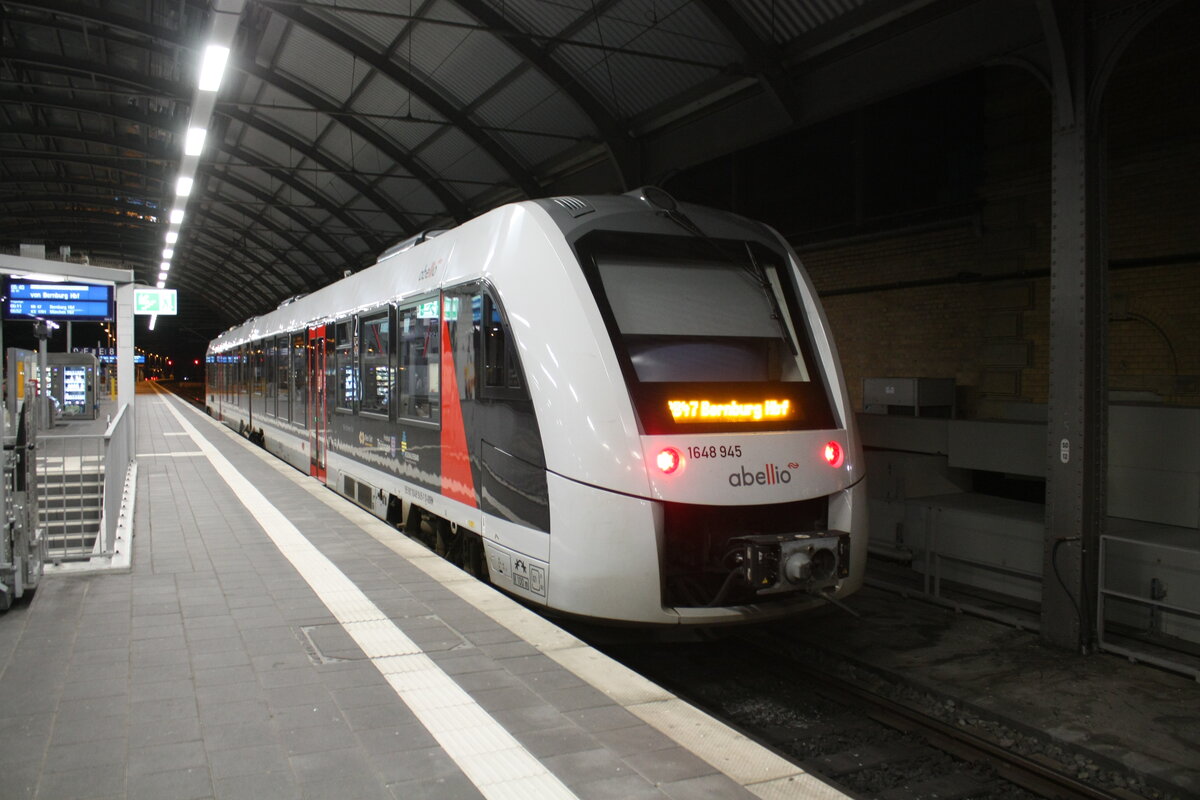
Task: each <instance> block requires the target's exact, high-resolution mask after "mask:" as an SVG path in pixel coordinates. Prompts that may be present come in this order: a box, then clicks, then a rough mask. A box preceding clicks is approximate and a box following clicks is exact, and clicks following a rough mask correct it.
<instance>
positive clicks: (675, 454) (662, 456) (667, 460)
mask: <svg viewBox="0 0 1200 800" xmlns="http://www.w3.org/2000/svg"><path fill="white" fill-rule="evenodd" d="M655 463H656V464H657V465H658V468H659V469H661V470H662V471H663V474H664V475H670V474H671V473H672V472H674V471H675V470H677V469H679V465H680V464H682V463H683V455H682V454H681V453H680V452H679V451H678V450H676V449H675V448H674V447H664V448H663V449H662V450H659V451H658V458H656V459H655Z"/></svg>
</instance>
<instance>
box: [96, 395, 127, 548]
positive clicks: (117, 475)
mask: <svg viewBox="0 0 1200 800" xmlns="http://www.w3.org/2000/svg"><path fill="white" fill-rule="evenodd" d="M132 419H133V414H131V413H129V406H128V405H123V406H121V408H120V410H119V411H117V416H116V417H115V418H114V419H113V421H112V424H110V425H109V426H108V430H106V431H105V432H104V507H103V508H104V512H103V515H102V517H101V518H102V519H103V520H104V554H105V555H112V553H113V547H114V542H115V540H116V536H117V524H118V522H119V520H120V514H118V513H117V509H119V508H120V507H121V495H122V493H123V492H124V491H125V476H126V473H128V472H129V465H130V464H132V463H133V422H132Z"/></svg>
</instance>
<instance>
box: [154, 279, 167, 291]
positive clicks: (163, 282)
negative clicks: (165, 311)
mask: <svg viewBox="0 0 1200 800" xmlns="http://www.w3.org/2000/svg"><path fill="white" fill-rule="evenodd" d="M154 285H155V286H157V287H158V288H160V289H163V288H166V285H167V281H166V279H163V280H160V281H159V282H158V283H156V284H154Z"/></svg>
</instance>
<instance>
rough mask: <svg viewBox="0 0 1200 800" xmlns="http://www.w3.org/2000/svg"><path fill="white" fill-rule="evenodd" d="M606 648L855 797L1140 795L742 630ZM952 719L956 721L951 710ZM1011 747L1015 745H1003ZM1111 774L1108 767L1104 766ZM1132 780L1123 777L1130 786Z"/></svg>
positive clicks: (1016, 799) (1069, 799) (993, 799)
mask: <svg viewBox="0 0 1200 800" xmlns="http://www.w3.org/2000/svg"><path fill="white" fill-rule="evenodd" d="M596 646H597V647H600V648H601V649H603V650H605V651H606V652H608V653H609V655H611V656H613V657H615V658H617V659H619V660H621V661H622V662H623V663H625V664H626V665H628V666H630V667H631V668H633V669H636V670H637V671H639V672H640V673H641V674H643V675H646V676H647V677H648V678H650V679H651V680H654V681H656V682H658V683H660V684H662V685H663V686H665V687H666V688H668V689H670V690H671V691H673V692H675V693H676V694H678V695H679V696H681V697H683V698H685V699H687V700H688V701H690V702H692V703H693V704H695V705H697V706H699V707H701V708H703V709H705V710H706V711H708V712H709V713H711V714H713V715H714V716H716V717H717V718H719V719H721V720H722V721H724V722H726V723H727V724H730V725H731V726H733V727H735V728H738V729H739V730H741V731H742V732H744V733H745V734H746V735H748V736H750V737H752V738H754V739H756V740H758V741H760V742H763V743H764V744H767V745H768V746H770V747H772V748H773V749H775V750H776V751H777V752H779V753H780V754H781V755H783V756H784V757H786V758H789V759H790V760H792V761H794V762H796V763H797V764H798V765H800V766H801V767H803V768H804V769H805V770H807V771H809V772H811V773H813V774H816V775H819V776H821V777H823V778H824V779H826V780H827V781H828V782H829V783H831V784H833V785H835V786H837V787H838V788H840V789H841V790H843V791H845V792H846V793H847V794H849V795H851V796H855V797H863V798H867V797H870V798H882V800H920V799H922V798H928V799H929V800H932V799H933V798H937V800H955V799H956V798H975V799H976V800H1001V798H1003V799H1004V800H1026V799H1027V798H1028V799H1029V800H1032V799H1033V798H1061V799H1062V800H1083V799H1084V798H1086V799H1087V800H1101V799H1103V800H1132V799H1133V798H1144V797H1167V796H1168V795H1163V794H1160V793H1157V792H1153V791H1145V787H1140V788H1141V789H1142V790H1143V791H1133V790H1132V788H1131V787H1134V788H1137V787H1136V782H1130V781H1127V780H1126V779H1125V778H1123V777H1120V776H1116V777H1115V779H1114V776H1111V775H1108V776H1105V775H1100V776H1099V777H1101V778H1103V779H1105V780H1106V784H1097V783H1095V782H1091V781H1084V780H1081V779H1080V778H1079V777H1078V776H1077V773H1078V772H1080V771H1084V772H1086V771H1087V770H1086V768H1085V767H1084V765H1081V764H1080V763H1077V762H1075V761H1073V760H1072V761H1070V763H1060V762H1057V761H1055V760H1054V759H1052V758H1049V757H1047V756H1045V755H1044V754H1040V753H1035V754H1025V753H1022V752H1019V751H1018V749H1016V748H1014V747H1012V744H1013V742H1011V741H1007V742H1006V741H1005V740H1003V739H1000V740H996V739H994V738H993V737H992V736H990V735H988V734H987V733H984V732H981V731H979V730H972V729H971V728H970V726H964V725H960V724H958V720H957V719H956V717H958V714H957V713H956V712H957V709H954V708H953V707H952V706H946V705H945V703H943V707H942V708H941V709H938V711H940V713H931V711H930V710H929V709H928V708H921V707H915V706H913V705H910V704H908V703H904V702H899V701H898V700H896V699H894V698H892V697H886V696H883V695H881V694H880V693H879V692H878V691H877V688H878V687H872V686H867V685H864V683H863V682H856V681H852V680H847V679H845V678H844V677H842V676H841V675H839V674H838V673H840V672H843V670H837V669H830V668H822V667H821V666H818V665H814V664H813V663H812V662H810V661H808V659H805V658H800V657H798V656H796V655H795V654H789V653H788V652H787V647H786V646H785V645H781V644H780V643H779V641H778V640H770V641H767V640H766V636H765V635H764V634H761V633H754V632H751V633H739V634H736V635H731V636H730V637H729V638H726V639H722V640H720V641H716V642H699V643H687V644H680V643H671V644H655V643H647V642H638V643H629V642H624V643H619V644H606V643H596ZM947 716H949V717H950V718H951V721H947V720H946V719H944V718H943V717H947ZM1006 745H1008V746H1006ZM1097 772H1102V771H1097ZM1122 784H1124V785H1122Z"/></svg>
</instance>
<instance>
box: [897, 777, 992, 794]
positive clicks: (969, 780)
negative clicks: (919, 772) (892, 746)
mask: <svg viewBox="0 0 1200 800" xmlns="http://www.w3.org/2000/svg"><path fill="white" fill-rule="evenodd" d="M989 788H990V787H989V785H988V783H986V782H985V781H982V780H980V779H979V778H978V777H976V776H975V775H970V774H967V773H965V772H959V773H954V774H951V775H939V776H937V777H936V778H929V779H928V780H923V781H917V782H916V783H911V784H905V785H904V786H897V787H895V788H893V789H888V790H886V791H884V792H880V794H879V800H932V798H937V800H960V798H966V797H980V796H982V795H985V794H987V793H988V790H989Z"/></svg>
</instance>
